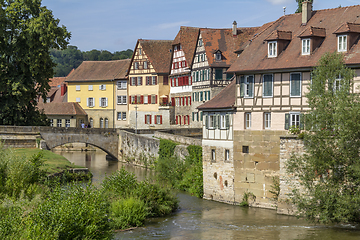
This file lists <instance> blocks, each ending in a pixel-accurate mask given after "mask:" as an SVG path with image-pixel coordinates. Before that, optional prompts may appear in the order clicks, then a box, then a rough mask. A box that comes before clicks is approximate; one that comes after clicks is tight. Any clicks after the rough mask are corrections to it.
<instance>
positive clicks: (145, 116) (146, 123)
mask: <svg viewBox="0 0 360 240" xmlns="http://www.w3.org/2000/svg"><path fill="white" fill-rule="evenodd" d="M146 116H147V115H145V124H147V119H146Z"/></svg>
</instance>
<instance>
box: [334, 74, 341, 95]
mask: <svg viewBox="0 0 360 240" xmlns="http://www.w3.org/2000/svg"><path fill="white" fill-rule="evenodd" d="M341 80H342V77H341V76H340V75H339V76H338V77H337V78H335V80H334V84H333V91H334V92H337V91H340V89H341Z"/></svg>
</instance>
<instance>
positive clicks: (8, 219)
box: [0, 206, 23, 240]
mask: <svg viewBox="0 0 360 240" xmlns="http://www.w3.org/2000/svg"><path fill="white" fill-rule="evenodd" d="M22 215H23V210H22V209H21V208H20V207H18V206H9V207H3V206H2V207H0V238H1V239H9V240H10V239H19V236H20V235H21V234H22V229H23V227H22V222H21V221H22Z"/></svg>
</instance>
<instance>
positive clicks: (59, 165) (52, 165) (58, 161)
mask: <svg viewBox="0 0 360 240" xmlns="http://www.w3.org/2000/svg"><path fill="white" fill-rule="evenodd" d="M12 150H13V151H14V154H15V155H17V156H22V155H25V156H26V157H29V156H32V155H35V154H37V153H39V152H41V151H42V153H43V159H44V160H45V162H44V166H42V167H41V169H42V170H45V171H46V173H48V174H52V173H57V172H61V171H62V170H65V169H69V168H83V167H80V166H77V165H74V164H73V163H71V162H69V160H67V159H66V158H65V157H63V156H61V155H58V154H56V153H53V152H51V151H49V150H41V149H38V148H16V149H12Z"/></svg>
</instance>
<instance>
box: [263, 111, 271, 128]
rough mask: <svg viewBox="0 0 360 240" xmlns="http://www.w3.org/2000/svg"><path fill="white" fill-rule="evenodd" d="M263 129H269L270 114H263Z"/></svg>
mask: <svg viewBox="0 0 360 240" xmlns="http://www.w3.org/2000/svg"><path fill="white" fill-rule="evenodd" d="M264 128H265V129H270V128H271V113H264Z"/></svg>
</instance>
